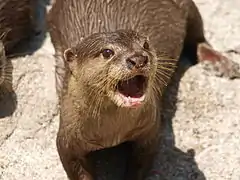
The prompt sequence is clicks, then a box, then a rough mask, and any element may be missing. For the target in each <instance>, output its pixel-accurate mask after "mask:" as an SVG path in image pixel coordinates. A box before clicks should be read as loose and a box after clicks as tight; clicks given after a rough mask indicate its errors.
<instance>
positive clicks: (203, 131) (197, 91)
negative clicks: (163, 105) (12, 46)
mask: <svg viewBox="0 0 240 180" xmlns="http://www.w3.org/2000/svg"><path fill="white" fill-rule="evenodd" d="M195 2H196V3H197V5H198V7H199V8H200V11H201V13H202V16H203V19H204V22H205V30H206V35H207V37H208V38H209V40H210V42H211V43H212V44H213V46H214V47H215V48H216V49H218V50H221V51H226V50H228V49H229V48H234V47H237V46H238V45H240V35H239V32H240V11H239V7H240V1H239V0H228V1H224V0H195ZM36 41H37V40H36ZM53 53H54V50H53V47H52V44H51V42H50V39H49V36H48V35H47V38H46V39H45V41H44V43H43V45H42V47H41V48H40V49H38V50H37V51H36V52H34V53H33V54H32V55H29V56H25V57H21V58H15V59H13V65H14V72H13V80H14V90H15V93H16V94H15V95H13V96H12V97H10V99H11V100H9V99H8V101H2V102H1V103H0V109H1V112H0V115H1V118H0V179H2V180H15V179H18V180H19V179H24V180H43V179H44V180H58V179H61V180H64V179H67V178H66V176H65V172H64V171H63V169H62V166H61V164H60V161H59V158H58V155H57V151H56V147H55V136H56V132H57V129H58V120H59V116H58V111H57V104H56V103H57V98H56V93H55V87H54V86H55V84H54V59H53V56H52V55H53ZM229 56H230V57H231V58H233V59H234V60H236V61H237V62H240V56H239V55H236V54H229ZM16 99H17V100H16ZM176 105H177V110H176V112H175V115H173V117H172V128H173V131H174V140H175V146H176V147H177V148H178V150H179V151H180V152H179V153H180V154H181V153H186V152H187V150H189V149H193V150H194V151H195V160H194V162H195V161H196V162H195V163H196V166H197V167H198V169H199V171H201V173H202V176H197V175H195V176H194V175H192V176H191V177H190V176H178V175H176V173H175V172H171V171H170V169H171V168H168V169H165V170H164V172H163V174H164V173H165V176H166V177H165V179H169V180H180V179H181V180H185V179H189V180H190V179H199V180H204V179H208V180H240V168H239V167H240V146H239V144H240V110H239V109H240V80H227V79H224V78H217V77H214V76H211V75H208V74H207V73H206V72H205V71H204V70H203V69H202V68H201V65H197V66H194V67H191V68H190V69H188V70H187V72H186V73H185V74H184V76H183V78H182V79H181V81H180V84H179V89H178V94H177V104H176ZM170 156H171V157H170V159H171V158H175V157H176V159H175V161H178V159H179V161H180V160H181V158H177V157H180V156H178V155H177V156H174V155H170ZM175 163H176V162H175ZM177 172H180V171H177ZM174 173H175V174H174ZM163 179H164V178H163Z"/></svg>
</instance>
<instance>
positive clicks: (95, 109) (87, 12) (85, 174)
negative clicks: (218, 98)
mask: <svg viewBox="0 0 240 180" xmlns="http://www.w3.org/2000/svg"><path fill="white" fill-rule="evenodd" d="M48 25H49V31H50V35H51V39H52V43H53V45H54V48H55V51H56V53H55V57H56V89H57V92H58V94H59V97H60V98H59V101H60V102H59V103H60V126H59V131H58V134H57V149H58V153H59V156H60V159H61V162H62V164H63V167H64V169H65V171H66V173H67V175H68V177H69V179H70V180H91V179H94V169H93V168H92V165H91V163H90V161H89V160H88V158H87V155H88V153H89V152H92V151H96V150H100V149H103V148H108V147H112V146H116V145H118V144H120V143H123V142H127V141H131V142H134V157H132V158H133V160H132V161H133V162H134V166H133V167H132V168H133V169H135V170H132V171H130V172H131V173H129V174H128V175H127V176H128V177H127V178H128V179H131V180H142V179H144V177H145V175H146V173H147V171H148V169H149V168H150V166H151V162H152V159H153V158H154V156H155V153H157V148H156V146H158V143H159V127H160V125H161V124H160V115H161V98H162V92H163V90H164V88H165V86H167V84H168V82H169V80H170V79H171V76H172V74H173V72H174V71H175V68H176V65H177V62H178V59H179V57H180V54H181V53H182V52H185V53H186V56H187V57H189V58H193V59H197V61H198V62H205V61H209V62H210V63H212V64H213V66H216V67H217V66H218V69H217V70H216V71H218V72H220V73H221V74H222V75H223V76H226V77H229V78H232V77H234V76H236V75H235V74H237V73H238V68H236V67H235V63H233V62H232V61H231V60H229V59H227V58H226V57H224V56H223V55H222V54H221V53H219V52H217V51H216V50H214V49H213V48H212V47H211V46H210V45H209V43H208V42H207V41H206V39H205V37H204V32H203V22H202V19H201V16H200V14H199V11H198V9H197V7H196V5H195V4H194V2H193V1H191V0H141V1H140V0H108V1H106V0H58V1H56V2H55V3H54V4H53V7H52V9H51V10H50V12H49V15H48ZM193 61H194V60H193ZM215 64H217V65H215ZM231 72H233V73H231Z"/></svg>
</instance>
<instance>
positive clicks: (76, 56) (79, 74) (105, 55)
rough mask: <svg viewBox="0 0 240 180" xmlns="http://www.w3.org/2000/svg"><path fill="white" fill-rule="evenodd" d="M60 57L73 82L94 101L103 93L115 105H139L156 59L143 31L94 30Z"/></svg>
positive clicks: (146, 93) (148, 90) (147, 91)
mask: <svg viewBox="0 0 240 180" xmlns="http://www.w3.org/2000/svg"><path fill="white" fill-rule="evenodd" d="M64 59H65V61H66V63H67V64H68V67H69V70H70V71H71V73H70V74H71V76H72V77H73V78H74V79H75V81H76V83H79V85H80V86H84V87H88V88H85V89H87V90H88V92H86V93H87V94H86V95H88V96H89V98H94V99H95V100H96V102H97V101H98V100H97V99H101V98H103V97H104V98H105V100H106V98H107V100H109V101H110V102H112V103H114V104H115V105H117V106H118V107H139V106H141V105H143V104H144V103H145V102H146V101H147V99H148V98H151V97H150V96H149V95H150V94H151V87H152V86H151V84H152V83H153V80H154V76H155V74H156V70H157V59H156V56H155V54H154V51H153V49H152V48H151V44H150V42H149V41H148V39H147V38H146V37H145V36H143V35H140V34H138V33H136V32H134V31H130V30H119V31H116V32H108V33H96V34H93V35H91V36H89V37H87V38H85V39H83V40H82V41H81V42H80V43H79V44H78V45H77V46H76V47H75V48H70V49H67V50H66V51H65V52H64ZM80 86H79V87H80ZM79 91H80V89H79ZM95 100H94V101H95Z"/></svg>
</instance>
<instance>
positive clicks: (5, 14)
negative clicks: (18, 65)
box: [0, 0, 36, 95]
mask: <svg viewBox="0 0 240 180" xmlns="http://www.w3.org/2000/svg"><path fill="white" fill-rule="evenodd" d="M35 6H36V1H32V0H21V1H19V0H0V93H1V94H2V95H4V94H5V92H11V91H12V75H11V74H12V64H11V62H10V60H9V58H8V57H9V56H12V55H13V54H14V53H15V47H16V45H17V44H18V43H19V42H20V41H22V40H24V39H27V38H28V37H29V36H30V35H31V34H33V33H34V26H35V24H34V21H33V17H34V13H35V11H34V8H35Z"/></svg>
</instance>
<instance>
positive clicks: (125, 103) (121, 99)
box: [113, 92, 145, 108]
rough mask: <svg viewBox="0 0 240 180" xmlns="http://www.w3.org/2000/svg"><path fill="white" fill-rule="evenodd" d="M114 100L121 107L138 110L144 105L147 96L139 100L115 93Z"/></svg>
mask: <svg viewBox="0 0 240 180" xmlns="http://www.w3.org/2000/svg"><path fill="white" fill-rule="evenodd" d="M113 100H114V102H115V103H116V105H117V106H119V107H126V108H138V107H140V106H141V105H142V104H143V103H144V100H145V94H144V95H143V96H141V97H139V98H132V97H127V96H124V95H123V94H121V93H120V92H115V93H114V95H113Z"/></svg>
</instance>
